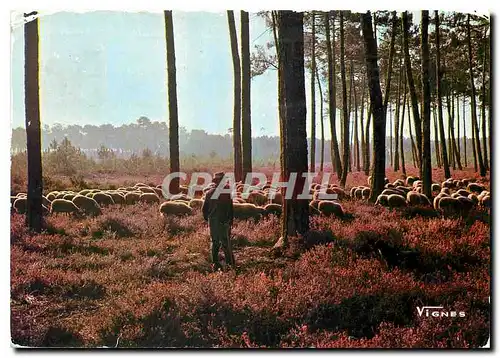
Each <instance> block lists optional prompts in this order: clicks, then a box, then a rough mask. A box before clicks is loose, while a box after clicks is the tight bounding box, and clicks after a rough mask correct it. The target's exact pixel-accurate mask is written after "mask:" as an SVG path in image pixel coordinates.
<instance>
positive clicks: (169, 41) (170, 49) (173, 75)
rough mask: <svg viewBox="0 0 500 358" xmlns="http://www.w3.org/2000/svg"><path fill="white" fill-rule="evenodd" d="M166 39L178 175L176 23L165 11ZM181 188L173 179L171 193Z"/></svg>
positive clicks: (172, 140)
mask: <svg viewBox="0 0 500 358" xmlns="http://www.w3.org/2000/svg"><path fill="white" fill-rule="evenodd" d="M165 37H166V45H167V78H168V113H169V121H168V130H169V140H170V143H169V148H170V173H176V172H179V171H180V162H179V113H178V110H177V71H176V67H175V43H174V23H173V20H172V11H165ZM179 186H180V182H179V178H175V179H173V180H172V181H171V182H170V193H171V194H175V193H179V192H180V188H179Z"/></svg>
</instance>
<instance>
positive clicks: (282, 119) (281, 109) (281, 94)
mask: <svg viewBox="0 0 500 358" xmlns="http://www.w3.org/2000/svg"><path fill="white" fill-rule="evenodd" d="M271 18H272V20H273V36H274V43H275V47H276V57H277V59H278V63H279V62H280V61H281V59H280V58H281V51H282V47H281V46H280V43H279V39H278V31H277V28H278V13H277V11H271ZM277 72H278V117H279V125H280V148H284V145H285V144H284V139H285V101H284V83H283V69H282V68H281V67H280V66H278V71H277ZM280 168H281V177H282V178H284V177H285V172H284V170H285V168H286V156H285V153H284V151H283V150H281V151H280Z"/></svg>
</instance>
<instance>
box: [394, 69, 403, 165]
mask: <svg viewBox="0 0 500 358" xmlns="http://www.w3.org/2000/svg"><path fill="white" fill-rule="evenodd" d="M402 75H403V66H402V65H401V64H400V66H399V76H398V92H397V97H396V113H395V118H394V140H395V141H394V144H395V145H394V171H395V172H397V171H398V170H399V115H400V113H399V109H400V108H399V107H400V101H401V84H402V79H403V76H402Z"/></svg>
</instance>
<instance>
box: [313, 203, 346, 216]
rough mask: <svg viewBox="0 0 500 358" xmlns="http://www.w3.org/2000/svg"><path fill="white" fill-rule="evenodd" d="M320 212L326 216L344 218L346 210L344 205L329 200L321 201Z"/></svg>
mask: <svg viewBox="0 0 500 358" xmlns="http://www.w3.org/2000/svg"><path fill="white" fill-rule="evenodd" d="M318 211H319V212H320V213H321V214H322V215H325V216H331V215H333V216H336V217H339V218H341V217H343V216H344V209H343V208H342V205H340V204H339V203H336V202H334V201H329V200H322V201H320V202H319V204H318Z"/></svg>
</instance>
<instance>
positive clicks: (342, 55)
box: [340, 11, 352, 188]
mask: <svg viewBox="0 0 500 358" xmlns="http://www.w3.org/2000/svg"><path fill="white" fill-rule="evenodd" d="M351 71H352V69H351ZM345 72H346V70H345V45H344V13H343V11H340V77H341V81H342V121H343V123H342V124H343V126H342V127H343V128H344V135H343V143H344V150H343V153H342V154H343V156H344V159H343V161H344V162H343V163H342V176H341V177H340V186H341V187H342V188H345V183H346V180H347V166H348V165H349V113H348V112H347V87H346V86H347V85H346V74H345Z"/></svg>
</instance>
